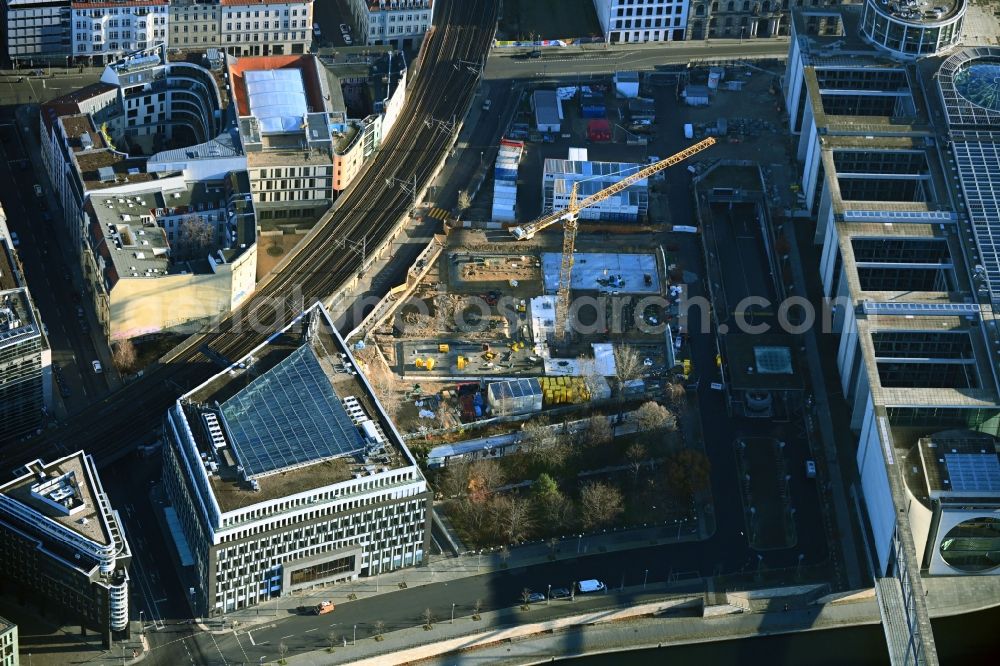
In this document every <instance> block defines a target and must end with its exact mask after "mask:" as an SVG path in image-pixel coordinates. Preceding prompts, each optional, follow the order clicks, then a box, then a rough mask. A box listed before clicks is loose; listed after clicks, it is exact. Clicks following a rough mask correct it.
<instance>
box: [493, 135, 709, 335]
mask: <svg viewBox="0 0 1000 666" xmlns="http://www.w3.org/2000/svg"><path fill="white" fill-rule="evenodd" d="M714 143H715V139H713V138H712V137H708V138H707V139H704V140H702V141H699V142H698V143H696V144H694V145H693V146H689V147H688V148H685V149H684V150H682V151H680V152H679V153H675V154H674V155H671V156H670V157H668V158H666V159H663V160H660V161H659V162H656V163H655V164H650V165H649V166H647V167H645V168H643V169H639V170H638V171H636V172H635V173H634V174H632V175H631V176H628V177H626V178H623V179H621V180H619V181H618V182H617V183H614V184H613V185H610V186H608V187H606V188H604V189H603V190H601V191H599V192H595V193H594V194H591V195H590V196H589V197H586V198H584V199H583V200H581V201H577V189H576V186H577V183H573V188H572V189H571V190H570V194H569V205H567V206H566V207H565V208H562V209H560V210H556V211H552V212H551V213H548V214H547V215H543V216H542V217H540V218H538V219H537V220H534V221H533V222H529V223H528V224H526V225H524V226H517V227H514V228H513V229H511V233H512V234H513V235H514V237H515V238H517V239H518V240H527V239H531V238H534V236H535V234H536V233H538V232H539V231H541V230H542V229H545V228H547V227H550V226H552V225H553V224H555V223H556V222H560V221H561V222H562V223H563V249H562V260H561V261H560V262H559V288H558V290H557V291H556V321H555V324H556V329H555V335H556V339H557V340H562V339H563V338H564V337H565V336H566V320H567V318H568V317H569V290H570V281H571V279H572V277H573V252H574V250H575V249H576V232H577V218H578V217H579V216H580V211H581V210H583V209H584V208H588V207H589V206H593V205H594V204H596V203H599V202H601V201H604V200H605V199H608V198H609V197H612V196H614V195H615V194H618V193H619V192H621V191H622V190H625V189H627V188H628V187H630V186H631V185H633V184H635V183H637V182H639V181H640V180H643V179H644V178H649V177H650V176H652V175H654V174H656V173H658V172H660V171H663V170H664V169H666V168H669V167H671V166H673V165H675V164H677V163H679V162H683V161H684V160H686V159H687V158H689V157H691V156H692V155H695V154H697V153H700V152H701V151H703V150H705V149H706V148H708V147H709V146H711V145H713V144H714Z"/></svg>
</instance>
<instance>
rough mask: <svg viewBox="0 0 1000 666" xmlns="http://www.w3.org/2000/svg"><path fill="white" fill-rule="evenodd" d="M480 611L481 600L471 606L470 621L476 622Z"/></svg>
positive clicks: (481, 606) (481, 607)
mask: <svg viewBox="0 0 1000 666" xmlns="http://www.w3.org/2000/svg"><path fill="white" fill-rule="evenodd" d="M482 609H483V600H482V599H476V602H475V603H474V604H472V619H473V620H478V619H479V611H481V610H482Z"/></svg>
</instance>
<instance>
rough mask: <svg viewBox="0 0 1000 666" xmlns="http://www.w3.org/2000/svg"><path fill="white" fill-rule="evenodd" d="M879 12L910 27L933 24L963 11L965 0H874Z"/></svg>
mask: <svg viewBox="0 0 1000 666" xmlns="http://www.w3.org/2000/svg"><path fill="white" fill-rule="evenodd" d="M872 4H873V5H874V6H875V8H876V9H878V11H879V12H881V13H883V14H885V15H886V16H891V17H892V18H893V19H895V20H897V21H902V22H903V23H909V24H911V25H920V24H925V23H926V24H934V23H939V22H941V21H947V20H949V19H951V18H953V17H954V16H955V15H956V14H958V12H960V11H962V10H964V9H965V0H885V2H883V1H882V0H875V2H873V3H872Z"/></svg>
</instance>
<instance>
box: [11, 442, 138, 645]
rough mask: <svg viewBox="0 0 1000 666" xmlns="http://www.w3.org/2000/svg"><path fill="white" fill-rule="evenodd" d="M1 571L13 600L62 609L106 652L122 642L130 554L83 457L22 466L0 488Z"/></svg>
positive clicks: (89, 462) (115, 515) (90, 462)
mask: <svg viewBox="0 0 1000 666" xmlns="http://www.w3.org/2000/svg"><path fill="white" fill-rule="evenodd" d="M0 532H2V538H0V565H2V566H3V569H4V572H5V573H4V577H5V579H6V580H7V581H9V582H10V583H11V584H12V585H13V586H14V588H15V590H14V591H15V594H16V595H18V596H19V597H22V598H26V599H30V600H32V601H33V602H35V603H37V604H39V605H40V606H43V607H46V608H61V609H62V610H63V611H64V612H66V613H67V614H70V615H71V616H73V617H74V618H75V619H76V620H78V621H79V622H80V623H81V624H82V625H83V626H85V627H87V628H88V629H92V630H94V631H98V632H100V633H101V634H102V636H103V637H104V643H105V646H106V647H110V645H111V641H112V638H122V637H125V636H127V635H128V629H129V624H128V621H129V618H128V601H129V595H128V587H129V576H128V565H129V562H130V561H131V559H132V553H131V550H130V549H129V545H128V542H127V541H126V539H125V534H124V532H123V530H122V522H121V519H120V517H119V516H118V512H117V511H115V510H114V509H113V508H112V507H111V503H110V502H109V501H108V497H107V495H106V494H105V492H104V487H103V486H102V485H101V480H100V477H99V476H98V474H97V467H96V466H95V465H94V460H93V458H91V457H90V456H87V455H85V454H84V453H83V452H82V451H78V452H77V453H74V454H71V455H68V456H65V457H63V458H60V459H58V460H55V461H53V462H51V463H44V462H42V461H41V460H36V461H34V462H31V463H28V464H27V465H25V466H24V468H22V470H21V472H20V473H19V474H18V475H17V477H16V478H15V479H14V480H13V481H9V482H7V483H5V484H4V485H2V486H0Z"/></svg>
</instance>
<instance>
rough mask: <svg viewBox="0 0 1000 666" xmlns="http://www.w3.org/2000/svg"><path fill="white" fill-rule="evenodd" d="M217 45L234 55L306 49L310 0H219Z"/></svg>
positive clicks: (288, 52) (309, 20)
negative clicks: (294, 0) (296, 0)
mask: <svg viewBox="0 0 1000 666" xmlns="http://www.w3.org/2000/svg"><path fill="white" fill-rule="evenodd" d="M220 4H221V11H220V15H219V21H220V23H219V46H221V47H222V48H223V49H225V51H226V53H228V54H230V55H234V56H269V55H292V54H303V53H308V52H309V48H310V47H311V46H312V34H313V32H312V24H313V0H300V1H298V2H289V1H287V0H220Z"/></svg>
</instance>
